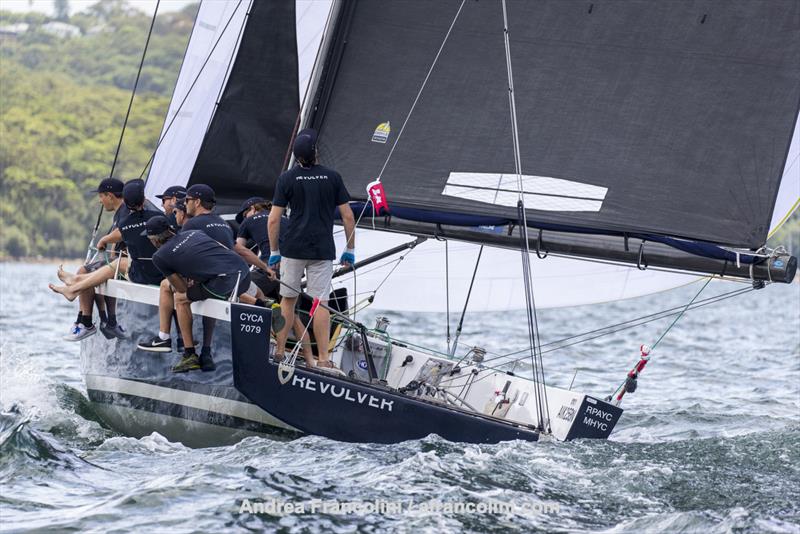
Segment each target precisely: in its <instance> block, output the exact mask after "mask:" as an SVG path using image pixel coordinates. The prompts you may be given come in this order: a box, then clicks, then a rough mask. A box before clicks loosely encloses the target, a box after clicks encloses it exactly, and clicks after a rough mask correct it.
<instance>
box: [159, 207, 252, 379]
mask: <svg viewBox="0 0 800 534" xmlns="http://www.w3.org/2000/svg"><path fill="white" fill-rule="evenodd" d="M146 232H147V236H148V237H149V239H150V241H151V243H152V244H153V246H154V247H156V248H157V249H158V250H157V252H156V253H155V254H154V255H153V263H154V264H155V266H156V268H158V270H159V271H160V272H161V274H162V275H163V276H164V277H165V278H166V279H167V280H168V281H169V283H170V284H171V285H172V286H173V287H174V288H175V291H176V294H175V309H176V310H177V312H178V321H179V322H180V326H181V333H182V336H183V342H184V347H185V348H184V351H185V352H184V354H183V357H182V358H181V360H180V362H178V364H177V365H175V367H173V368H172V371H173V372H175V373H184V372H187V371H194V370H197V369H203V370H204V371H205V370H209V371H210V370H213V369H214V366H213V361H203V360H201V358H200V356H198V355H197V353H196V352H195V347H194V340H193V339H192V310H191V303H192V302H196V301H199V300H205V299H208V298H212V299H222V300H227V299H229V298H230V297H231V295H233V294H234V293H235V296H237V297H238V298H239V300H240V301H241V302H244V303H247V304H255V303H256V299H255V298H254V297H252V296H250V295H247V288H248V287H249V286H250V271H249V269H248V268H247V264H246V263H245V262H244V260H242V258H241V257H240V256H239V255H238V254H236V253H235V252H233V251H232V250H230V249H228V248H226V247H224V246H222V245H221V244H220V243H219V242H218V241H216V240H215V239H212V238H210V237H209V236H208V235H207V234H206V233H204V232H202V231H200V230H184V231H182V232H180V233H178V234H176V233H175V230H174V229H173V228H172V227H171V226H170V225H169V223H168V222H167V220H166V218H164V217H154V218H152V219H150V220H149V221H148V222H147V225H146ZM209 363H210V364H211V365H210V366H209V365H208V364H209Z"/></svg>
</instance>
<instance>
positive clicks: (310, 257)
mask: <svg viewBox="0 0 800 534" xmlns="http://www.w3.org/2000/svg"><path fill="white" fill-rule="evenodd" d="M316 142H317V134H316V132H315V131H314V130H312V129H310V128H309V129H305V130H302V131H301V132H300V133H298V134H297V137H296V138H295V141H294V147H293V152H294V156H295V159H296V161H297V165H296V166H295V167H294V168H292V169H290V170H288V171H286V172H284V173H283V174H281V175H280V177H279V178H278V182H277V184H276V187H275V197H274V198H273V200H272V206H273V207H272V210H271V211H270V213H269V223H268V229H269V242H270V245H271V247H275V246H276V245H277V244H278V242H279V234H280V226H281V216H282V215H283V213H284V211H285V210H286V208H287V207H289V208H290V210H291V211H290V215H289V225H288V229H287V231H286V239H285V240H284V241H283V243H281V246H282V247H284V248H283V250H282V251H281V250H280V249H278V248H277V247H276V248H272V249H271V251H270V257H269V266H270V267H273V268H279V269H280V273H281V289H280V294H281V297H283V298H282V299H281V309H282V311H283V317H284V319H285V320H286V325H285V326H284V328H283V329H282V330H281V331H280V332H279V333H278V335H277V347H276V351H275V358H276V359H278V360H280V359H282V358H283V356H284V352H285V350H286V339H287V337H288V335H289V329H290V328H291V327H292V326H293V325H294V307H295V304H296V303H297V297H298V296H299V294H300V293H299V289H300V281H301V278H302V276H303V272H305V274H306V281H307V286H306V292H307V294H308V296H309V297H311V298H314V299H319V302H320V303H321V304H322V305H323V306H317V308H316V311H315V314H314V318H313V322H312V326H313V332H314V337H315V338H316V341H317V353H318V355H319V361H318V362H317V364H316V365H317V367H320V368H323V369H324V368H333V367H334V365H333V362H331V361H330V358H329V354H328V343H329V342H330V314H329V312H328V310H327V309H326V308H325V307H324V306H325V305H327V301H328V292H329V287H330V284H331V276H332V274H333V265H332V260H333V259H334V258H335V257H336V245H335V244H334V241H333V219H334V214H335V212H336V208H337V207H338V208H339V214H340V216H341V219H342V223H343V225H344V229H345V235H346V236H347V245H346V250H345V251H344V253H343V254H342V257H341V263H342V265H345V266H346V265H352V264H353V263H355V249H354V246H355V218H354V217H353V211H352V210H351V209H350V205H349V204H348V202H349V201H350V195H349V194H348V193H347V189H346V188H345V186H344V183H343V182H342V177H341V176H340V175H339V173H338V172H336V171H334V170H332V169H329V168H327V167H323V166H322V165H319V164H318V163H317V148H316ZM282 253H283V256H284V257H282V256H281V254H282ZM297 334H299V332H298V333H297Z"/></svg>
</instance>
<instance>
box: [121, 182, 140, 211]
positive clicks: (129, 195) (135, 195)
mask: <svg viewBox="0 0 800 534" xmlns="http://www.w3.org/2000/svg"><path fill="white" fill-rule="evenodd" d="M122 198H123V200H124V201H125V205H126V206H128V207H129V208H136V207H139V206H141V205H142V204H144V182H143V181H142V180H131V181H130V182H128V183H127V184H125V187H124V188H123V189H122Z"/></svg>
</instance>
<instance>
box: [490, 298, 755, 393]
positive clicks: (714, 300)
mask: <svg viewBox="0 0 800 534" xmlns="http://www.w3.org/2000/svg"><path fill="white" fill-rule="evenodd" d="M750 291H755V290H754V289H752V288H749V289H746V290H744V291H742V290H739V291H735V292H730V293H726V294H723V295H719V296H718V297H714V298H712V299H705V300H704V301H700V303H695V304H693V305H692V306H691V307H689V308H688V310H696V309H698V308H702V307H704V306H709V305H711V304H716V303H718V302H721V301H723V300H727V299H729V298H733V297H736V296H739V295H742V294H744V293H749V292H750ZM679 313H681V312H675V313H671V314H668V315H664V316H660V317H654V318H651V319H648V320H646V321H643V322H641V323H638V324H633V325H628V326H625V327H622V328H619V329H617V330H612V331H608V332H603V333H601V334H599V335H597V336H593V337H590V338H587V339H583V340H579V341H575V342H573V343H569V344H566V345H563V346H558V347H554V348H551V349H548V350H545V351H543V354H547V353H549V352H554V351H557V350H561V349H565V348H567V347H571V346H574V345H578V344H580V343H586V342H588V341H592V340H594V339H598V338H601V337H604V336H608V335H611V334H616V333H617V332H621V331H624V330H630V329H633V328H637V327H639V326H643V325H645V324H648V323H652V322H654V321H658V320H660V319H666V318H667V317H671V316H672V315H676V314H679ZM553 343H556V342H553ZM525 350H527V349H525ZM512 354H513V353H512ZM512 354H508V355H502V356H500V357H493V358H490V359H488V360H485V361H484V364H485V363H486V362H489V361H494V360H499V359H501V358H505V357H508V356H510V355H512ZM526 358H527V356H521V357H519V358H516V359H514V360H510V361H504V362H498V363H497V364H496V365H494V366H492V365H484V369H483V370H482V371H486V370H492V371H500V372H505V370H504V369H502V368H501V367H499V366H502V365H508V364H511V363H514V362H518V361H522V360H525V359H526ZM478 380H480V379H478Z"/></svg>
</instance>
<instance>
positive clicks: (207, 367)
mask: <svg viewBox="0 0 800 534" xmlns="http://www.w3.org/2000/svg"><path fill="white" fill-rule="evenodd" d="M200 368H201V369H202V370H203V372H204V373H208V372H210V371H213V370H214V369H216V368H217V366H216V364H214V358H212V357H211V354H210V353H206V354H203V353H200Z"/></svg>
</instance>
